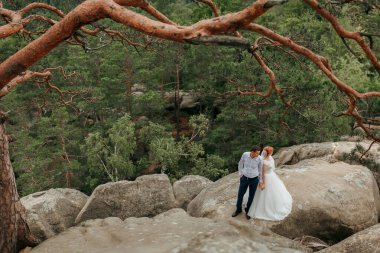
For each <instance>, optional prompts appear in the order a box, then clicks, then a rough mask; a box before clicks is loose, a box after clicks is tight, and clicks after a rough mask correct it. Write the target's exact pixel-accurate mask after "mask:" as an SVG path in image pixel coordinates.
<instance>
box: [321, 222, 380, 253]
mask: <svg viewBox="0 0 380 253" xmlns="http://www.w3.org/2000/svg"><path fill="white" fill-rule="evenodd" d="M318 252H320V253H335V252H345V253H357V252H360V253H378V252H380V224H377V225H375V226H372V227H370V228H367V229H365V230H363V231H360V232H359V233H356V234H354V235H352V236H350V237H348V238H346V239H345V240H343V241H341V242H339V243H337V244H335V245H333V246H331V247H329V248H327V249H325V250H322V251H318Z"/></svg>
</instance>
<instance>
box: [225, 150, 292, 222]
mask: <svg viewBox="0 0 380 253" xmlns="http://www.w3.org/2000/svg"><path fill="white" fill-rule="evenodd" d="M272 153H273V148H272V147H269V146H267V147H265V148H264V150H263V152H262V154H261V156H260V148H259V147H257V146H254V147H252V148H251V151H250V152H244V153H243V155H242V157H241V159H240V162H239V176H240V185H239V193H238V199H237V203H236V211H235V212H234V213H233V214H232V217H235V216H237V215H238V214H239V213H241V212H242V205H243V198H244V194H245V192H246V191H247V188H249V197H248V201H247V206H246V208H245V213H246V217H247V219H250V218H251V217H252V218H257V219H263V220H282V219H284V218H285V217H286V216H287V215H288V214H289V213H290V212H291V210H292V202H293V199H292V196H291V195H290V193H289V192H288V191H287V190H286V187H285V185H284V183H283V182H282V181H281V179H280V178H279V177H278V176H277V174H276V173H275V172H274V171H275V164H274V160H273V158H272ZM258 186H259V187H258ZM257 188H259V189H258V190H257V192H256V189H257ZM255 193H256V194H255ZM252 201H253V204H252Z"/></svg>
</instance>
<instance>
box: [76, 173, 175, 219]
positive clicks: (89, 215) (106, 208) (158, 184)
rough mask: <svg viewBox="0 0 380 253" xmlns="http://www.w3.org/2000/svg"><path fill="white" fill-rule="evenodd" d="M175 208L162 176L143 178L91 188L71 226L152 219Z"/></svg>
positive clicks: (164, 176) (167, 183) (171, 189)
mask: <svg viewBox="0 0 380 253" xmlns="http://www.w3.org/2000/svg"><path fill="white" fill-rule="evenodd" d="M174 207H175V198H174V194H173V188H172V185H171V184H170V181H169V178H168V176H167V175H165V174H155V175H146V176H141V177H138V178H137V179H136V180H135V181H119V182H114V183H107V184H103V185H99V186H98V187H96V188H95V190H94V191H93V193H92V194H91V196H90V198H89V199H88V201H87V203H86V205H85V206H84V207H83V209H82V210H81V212H80V213H79V214H78V217H77V218H76V220H75V222H76V223H79V222H81V221H85V220H89V219H97V218H107V217H112V216H114V217H119V218H120V219H125V218H128V217H143V216H147V217H153V216H155V215H157V214H159V213H162V212H165V211H167V210H169V209H172V208H174Z"/></svg>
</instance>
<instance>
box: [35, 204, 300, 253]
mask: <svg viewBox="0 0 380 253" xmlns="http://www.w3.org/2000/svg"><path fill="white" fill-rule="evenodd" d="M241 226H242V227H243V228H241V229H239V230H238V229H237V228H236V227H235V226H232V225H230V224H227V223H225V222H216V221H213V220H211V219H207V218H195V217H190V216H189V215H188V214H187V213H186V212H185V211H184V210H182V209H172V210H169V211H167V212H165V213H162V214H160V215H158V216H156V217H154V218H147V217H143V218H128V219H126V220H125V221H122V220H121V219H119V218H116V217H110V218H106V219H96V220H88V221H85V222H83V223H81V224H80V225H78V226H77V227H74V228H71V229H69V230H67V231H65V232H63V233H61V234H59V235H58V236H56V237H54V238H51V239H49V240H47V241H45V242H43V243H42V244H40V245H38V246H37V247H36V248H34V249H33V250H32V251H31V252H32V253H51V252H57V253H72V252H82V253H104V252H107V253H122V252H133V253H146V252H154V253H161V252H162V253H168V252H170V253H190V252H191V253H209V252H224V253H236V252H239V253H248V252H249V253H255V252H257V253H258V252H260V253H269V252H284V253H300V252H307V250H305V249H304V248H302V246H301V245H300V244H299V243H297V242H294V241H292V240H289V239H286V238H283V237H281V236H278V235H275V234H273V233H272V232H270V231H267V230H263V229H261V228H257V227H255V226H254V225H252V224H250V223H248V222H245V223H242V224H241Z"/></svg>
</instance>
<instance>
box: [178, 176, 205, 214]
mask: <svg viewBox="0 0 380 253" xmlns="http://www.w3.org/2000/svg"><path fill="white" fill-rule="evenodd" d="M210 184H212V181H211V180H209V179H207V178H205V177H202V176H195V175H190V176H184V177H183V178H181V179H180V180H178V181H175V182H174V184H173V191H174V196H175V198H176V201H177V206H178V207H181V208H183V209H185V210H186V208H187V205H188V204H189V203H190V201H192V200H193V199H194V198H195V197H196V196H197V195H198V194H199V193H200V192H201V191H202V190H203V189H204V188H206V187H207V186H209V185H210Z"/></svg>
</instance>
